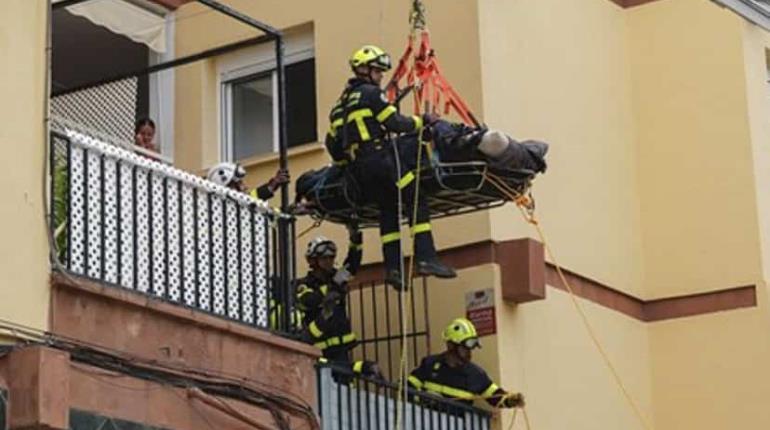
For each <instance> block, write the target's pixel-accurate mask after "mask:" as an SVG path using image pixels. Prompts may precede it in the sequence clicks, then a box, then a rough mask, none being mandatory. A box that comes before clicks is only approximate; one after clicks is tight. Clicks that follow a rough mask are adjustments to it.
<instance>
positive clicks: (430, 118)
mask: <svg viewBox="0 0 770 430" xmlns="http://www.w3.org/2000/svg"><path fill="white" fill-rule="evenodd" d="M436 121H438V115H435V114H432V113H429V112H426V113H424V114H422V124H423V127H428V126H430V125H431V124H433V123H434V122H436Z"/></svg>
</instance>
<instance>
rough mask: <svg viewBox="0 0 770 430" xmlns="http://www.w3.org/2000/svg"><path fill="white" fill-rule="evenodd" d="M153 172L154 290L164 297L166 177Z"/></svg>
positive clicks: (152, 237) (152, 257) (151, 187)
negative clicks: (164, 184)
mask: <svg viewBox="0 0 770 430" xmlns="http://www.w3.org/2000/svg"><path fill="white" fill-rule="evenodd" d="M150 172H151V176H150V177H151V180H150V199H149V200H150V203H151V205H152V209H151V212H152V218H151V220H150V222H151V224H150V225H151V226H152V234H151V241H152V242H151V243H150V247H151V249H152V251H151V257H150V264H152V278H151V279H152V280H151V282H152V292H153V294H155V295H156V296H158V297H163V296H164V295H165V293H166V285H165V284H166V279H165V278H166V258H165V257H166V229H167V228H168V218H167V216H166V213H165V207H166V206H165V201H164V200H165V199H164V191H163V188H164V187H163V182H164V178H163V177H162V176H158V175H157V174H155V172H153V171H152V170H151V171H150Z"/></svg>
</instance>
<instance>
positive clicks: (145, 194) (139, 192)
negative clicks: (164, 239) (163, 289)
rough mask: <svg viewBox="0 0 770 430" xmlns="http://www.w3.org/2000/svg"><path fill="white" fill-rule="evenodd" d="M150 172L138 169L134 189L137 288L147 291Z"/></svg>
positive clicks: (148, 273) (148, 285)
mask: <svg viewBox="0 0 770 430" xmlns="http://www.w3.org/2000/svg"><path fill="white" fill-rule="evenodd" d="M149 176H150V175H149V172H148V171H147V170H146V169H143V168H137V169H136V177H135V183H134V190H135V192H136V202H135V204H136V207H135V211H136V218H135V219H134V222H135V227H134V228H136V233H135V234H136V241H135V243H134V246H135V248H134V249H133V250H132V252H136V289H137V290H139V291H141V292H143V293H146V292H148V291H149V290H150V223H151V222H152V220H151V219H150V201H151V199H150V198H149V196H150V192H149V190H150V185H149Z"/></svg>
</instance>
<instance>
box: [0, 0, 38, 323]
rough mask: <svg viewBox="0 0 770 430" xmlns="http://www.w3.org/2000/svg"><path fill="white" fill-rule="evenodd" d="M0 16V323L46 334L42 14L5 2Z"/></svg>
mask: <svg viewBox="0 0 770 430" xmlns="http://www.w3.org/2000/svg"><path fill="white" fill-rule="evenodd" d="M1 8H2V13H0V63H2V67H0V98H1V99H2V100H3V103H2V104H0V118H2V119H3V120H2V122H3V125H2V127H0V193H2V197H1V198H0V200H1V201H2V204H0V237H2V238H3V240H2V241H1V242H0V319H4V320H10V321H14V322H17V323H20V324H24V325H27V326H32V327H36V328H40V329H46V328H47V324H48V291H49V290H48V242H47V239H46V229H47V227H46V220H45V205H44V197H43V196H44V186H45V185H44V183H43V178H44V177H45V176H44V175H43V172H42V169H44V166H45V162H46V161H45V160H46V155H45V150H44V148H45V145H44V136H45V129H44V123H43V118H44V115H43V111H44V107H43V101H44V100H45V84H44V83H45V43H46V31H45V28H46V7H45V2H43V1H29V0H4V1H3V2H2V6H1Z"/></svg>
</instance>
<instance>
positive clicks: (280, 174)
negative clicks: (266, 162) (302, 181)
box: [267, 169, 291, 193]
mask: <svg viewBox="0 0 770 430" xmlns="http://www.w3.org/2000/svg"><path fill="white" fill-rule="evenodd" d="M289 181H291V177H290V176H289V171H288V170H286V169H278V171H277V172H276V173H275V176H273V177H272V178H270V180H269V181H268V182H267V187H268V188H269V189H270V191H271V192H273V193H274V192H275V190H277V189H278V188H279V187H280V186H281V185H283V184H288V183H289Z"/></svg>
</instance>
